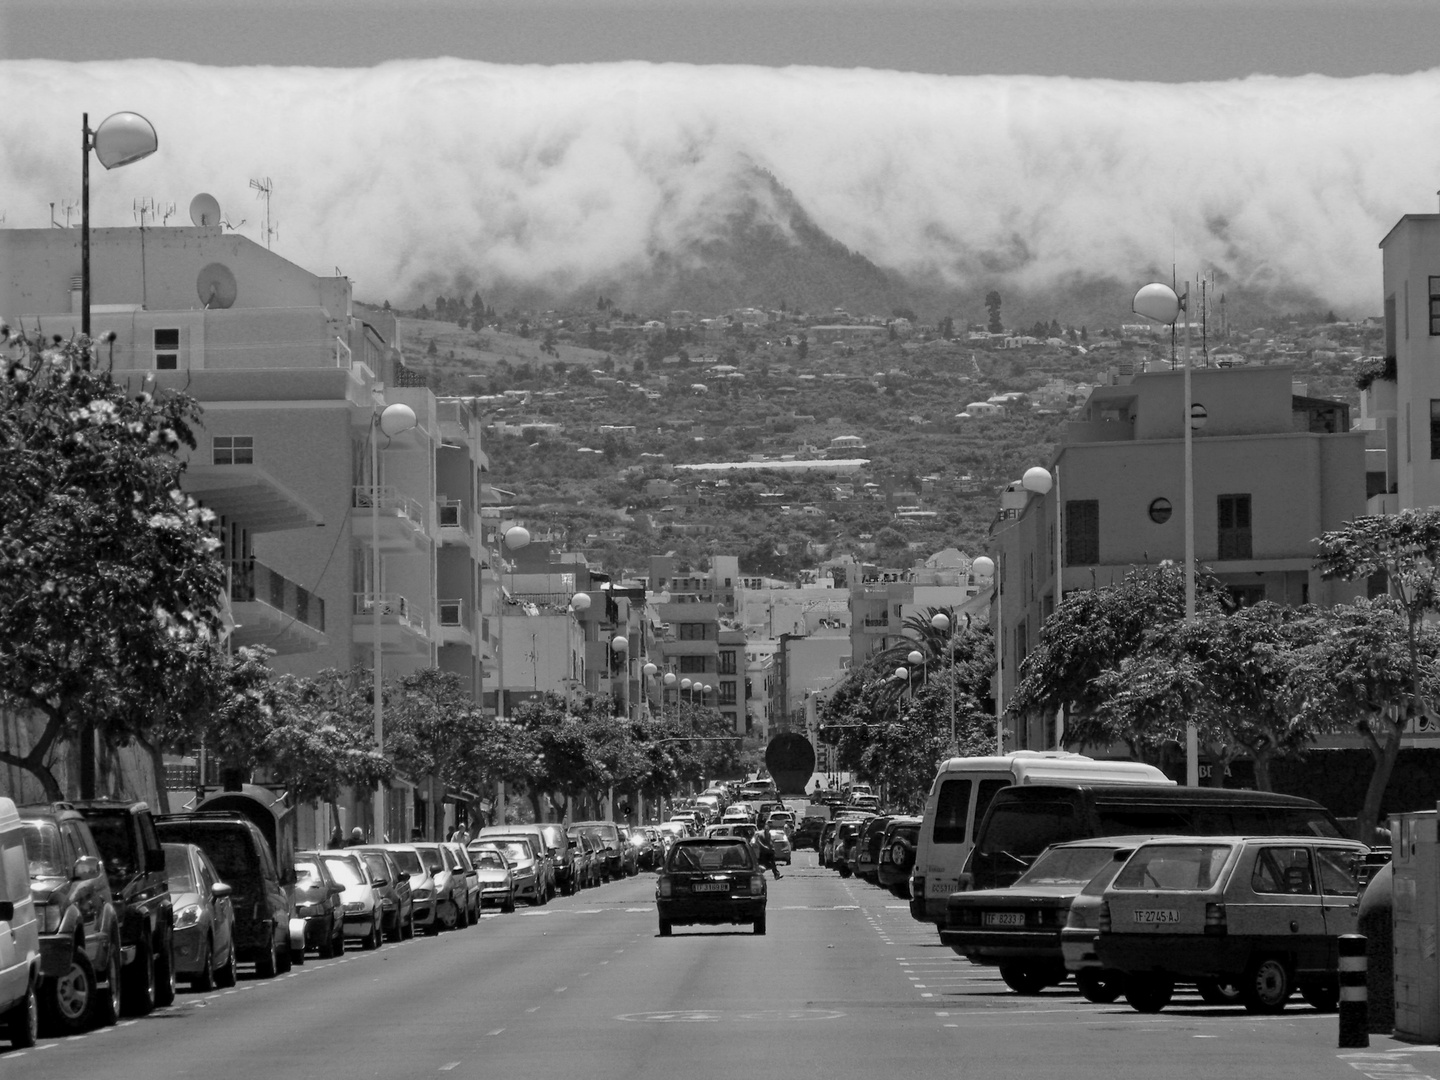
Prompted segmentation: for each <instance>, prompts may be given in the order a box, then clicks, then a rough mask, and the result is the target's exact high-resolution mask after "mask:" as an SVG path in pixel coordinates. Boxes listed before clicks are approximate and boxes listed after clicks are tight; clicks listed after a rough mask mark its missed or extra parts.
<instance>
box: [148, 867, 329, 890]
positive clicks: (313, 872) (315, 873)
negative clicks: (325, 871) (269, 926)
mask: <svg viewBox="0 0 1440 1080" xmlns="http://www.w3.org/2000/svg"><path fill="white" fill-rule="evenodd" d="M170 880H171V882H172V884H173V882H174V880H175V879H174V878H171V879H170ZM295 880H296V882H298V883H299V884H301V885H319V884H320V883H321V882H322V881H324V880H325V879H324V878H323V877H321V876H320V866H319V864H317V863H313V862H297V863H296V864H295Z"/></svg>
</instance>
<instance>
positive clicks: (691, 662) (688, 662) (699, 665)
mask: <svg viewBox="0 0 1440 1080" xmlns="http://www.w3.org/2000/svg"><path fill="white" fill-rule="evenodd" d="M680 672H681V674H683V675H696V674H699V675H703V674H704V673H705V657H703V656H682V657H680Z"/></svg>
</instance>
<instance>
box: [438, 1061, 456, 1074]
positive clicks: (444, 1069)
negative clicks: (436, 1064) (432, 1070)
mask: <svg viewBox="0 0 1440 1080" xmlns="http://www.w3.org/2000/svg"><path fill="white" fill-rule="evenodd" d="M459 1064H460V1062H458V1061H452V1062H450V1064H449V1065H441V1066H440V1068H439V1070H438V1071H439V1072H449V1071H450V1070H451V1069H453V1068H455V1067H456V1066H458V1065H459Z"/></svg>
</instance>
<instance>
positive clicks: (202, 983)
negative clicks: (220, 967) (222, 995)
mask: <svg viewBox="0 0 1440 1080" xmlns="http://www.w3.org/2000/svg"><path fill="white" fill-rule="evenodd" d="M190 987H191V989H193V990H199V991H200V992H201V993H205V992H208V991H210V990H214V989H215V942H214V941H213V940H212V939H211V938H210V937H208V936H207V937H206V938H205V955H204V956H203V957H202V958H201V960H200V970H199V971H197V972H196V973H195V974H194V975H193V976H192V977H191V979H190Z"/></svg>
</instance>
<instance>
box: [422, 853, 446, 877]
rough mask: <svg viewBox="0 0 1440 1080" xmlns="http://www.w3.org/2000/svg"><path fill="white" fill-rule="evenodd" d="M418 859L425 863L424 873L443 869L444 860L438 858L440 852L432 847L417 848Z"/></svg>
mask: <svg viewBox="0 0 1440 1080" xmlns="http://www.w3.org/2000/svg"><path fill="white" fill-rule="evenodd" d="M417 850H418V851H419V852H420V861H421V862H423V863H424V864H425V871H426V873H430V874H433V873H435V871H436V870H444V869H445V860H444V859H442V858H440V852H438V851H436V850H435V849H434V848H419V849H417Z"/></svg>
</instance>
